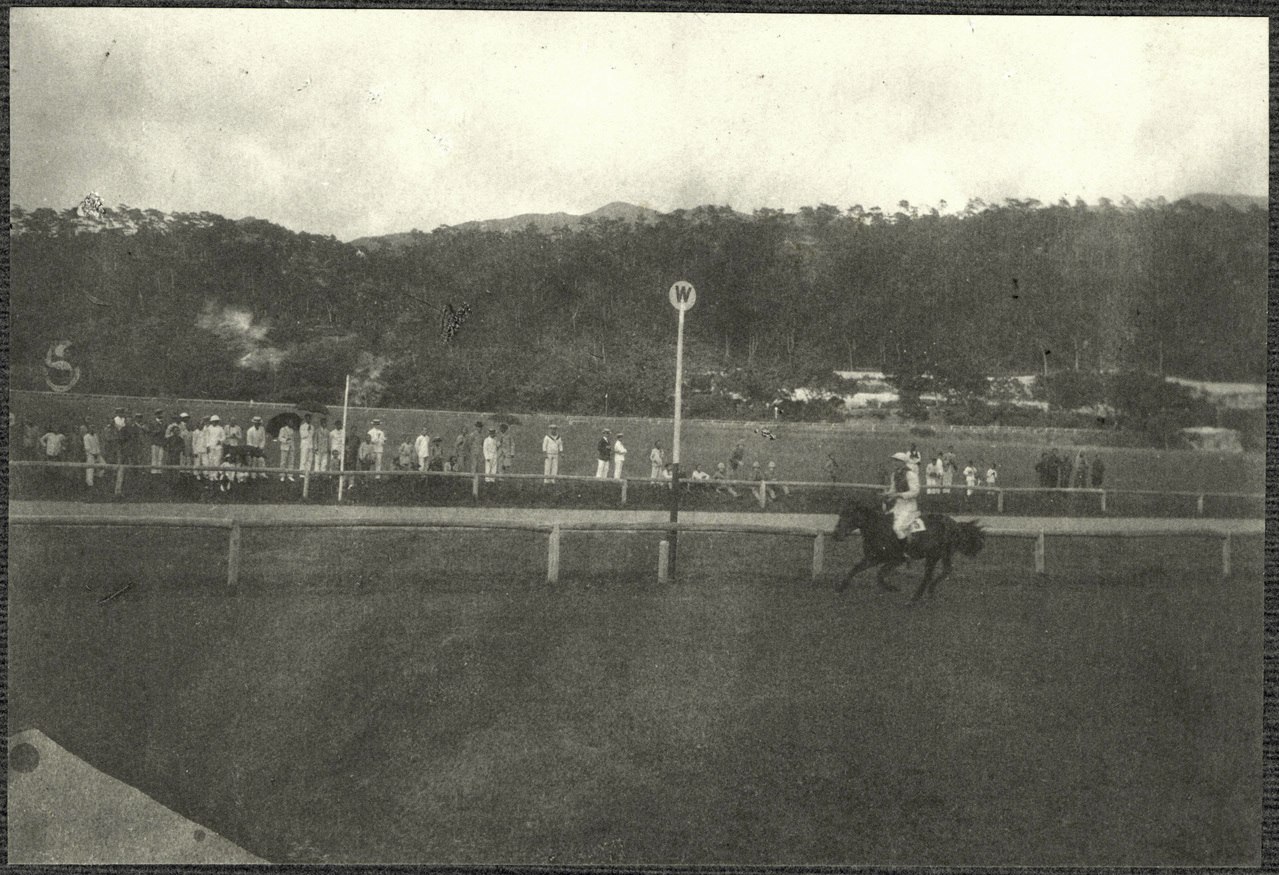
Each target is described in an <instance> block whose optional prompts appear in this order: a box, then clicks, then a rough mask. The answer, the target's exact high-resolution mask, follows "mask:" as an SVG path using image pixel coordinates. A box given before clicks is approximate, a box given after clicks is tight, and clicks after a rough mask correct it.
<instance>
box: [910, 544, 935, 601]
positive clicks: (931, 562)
mask: <svg viewBox="0 0 1279 875" xmlns="http://www.w3.org/2000/svg"><path fill="white" fill-rule="evenodd" d="M936 567H937V560H936V559H934V558H933V557H931V556H930V557H928V558H927V559H925V560H924V579H923V580H921V581H920V582H919V589H917V590H915V594H914V595H913V596H911V597H910V603H911V604H912V605H913V604H914V603H915V602H917V601H919V599H920V597H921V596H922V595H923V594H924V591H925V590H929V585H930V584H931V583H933V581H932V576H933V569H934V568H936ZM929 595H932V591H931V590H929Z"/></svg>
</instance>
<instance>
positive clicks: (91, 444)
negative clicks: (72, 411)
mask: <svg viewBox="0 0 1279 875" xmlns="http://www.w3.org/2000/svg"><path fill="white" fill-rule="evenodd" d="M81 440H82V442H83V444H84V461H85V464H86V465H88V467H87V468H85V469H84V485H85V486H92V485H93V469H94V467H95V466H96V467H97V468H100V469H102V470H103V471H104V473H105V469H106V464H107V460H106V459H104V458H102V444H101V442H99V441H98V433H97V431H95V430H94V428H93V426H92V425H91V426H89V430H88V431H86V432H85V433H84V437H83V438H82V439H81Z"/></svg>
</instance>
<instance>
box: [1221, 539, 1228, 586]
mask: <svg viewBox="0 0 1279 875" xmlns="http://www.w3.org/2000/svg"><path fill="white" fill-rule="evenodd" d="M1221 576H1222V577H1229V576H1230V533H1229V532H1226V536H1225V537H1224V538H1222V539H1221Z"/></svg>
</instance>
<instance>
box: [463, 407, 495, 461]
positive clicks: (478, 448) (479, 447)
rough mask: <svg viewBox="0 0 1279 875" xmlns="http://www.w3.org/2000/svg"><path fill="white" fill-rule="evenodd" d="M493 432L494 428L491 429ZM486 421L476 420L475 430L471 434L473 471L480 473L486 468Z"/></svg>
mask: <svg viewBox="0 0 1279 875" xmlns="http://www.w3.org/2000/svg"><path fill="white" fill-rule="evenodd" d="M489 431H490V432H492V429H489ZM484 459H485V456H484V423H483V422H480V421H479V420H478V419H477V420H476V421H475V432H474V434H472V435H471V458H470V459H469V460H468V461H469V462H470V463H471V471H472V472H473V473H479V472H480V471H483V470H484Z"/></svg>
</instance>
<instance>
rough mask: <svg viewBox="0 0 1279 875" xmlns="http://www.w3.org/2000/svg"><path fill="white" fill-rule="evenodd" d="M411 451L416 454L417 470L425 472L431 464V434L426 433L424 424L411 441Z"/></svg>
mask: <svg viewBox="0 0 1279 875" xmlns="http://www.w3.org/2000/svg"><path fill="white" fill-rule="evenodd" d="M413 452H414V454H416V455H417V467H418V470H419V471H421V472H422V473H424V474H425V473H426V471H427V470H428V468H429V467H430V464H431V436H430V435H428V434H427V433H426V426H425V425H424V426H422V430H421V431H420V432H419V433H418V436H417V438H416V439H415V440H414V441H413Z"/></svg>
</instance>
